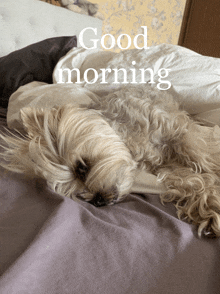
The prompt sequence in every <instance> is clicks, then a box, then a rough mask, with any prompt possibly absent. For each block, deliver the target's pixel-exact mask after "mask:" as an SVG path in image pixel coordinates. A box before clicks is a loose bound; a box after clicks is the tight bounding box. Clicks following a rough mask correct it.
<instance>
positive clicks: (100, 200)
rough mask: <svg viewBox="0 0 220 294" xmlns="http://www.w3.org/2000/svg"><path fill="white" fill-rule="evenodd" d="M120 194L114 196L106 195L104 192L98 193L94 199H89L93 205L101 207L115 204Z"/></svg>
mask: <svg viewBox="0 0 220 294" xmlns="http://www.w3.org/2000/svg"><path fill="white" fill-rule="evenodd" d="M117 200H118V195H114V197H113V198H112V197H110V198H109V197H105V196H103V193H100V192H98V193H96V194H95V196H94V197H93V199H92V200H90V201H89V203H91V204H92V205H94V206H95V207H101V206H106V205H113V204H115V203H116V202H117Z"/></svg>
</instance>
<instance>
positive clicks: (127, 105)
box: [2, 87, 220, 236]
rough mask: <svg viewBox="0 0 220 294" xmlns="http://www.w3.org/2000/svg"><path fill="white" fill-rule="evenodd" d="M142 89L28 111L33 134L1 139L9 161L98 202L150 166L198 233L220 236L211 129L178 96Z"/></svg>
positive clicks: (219, 170)
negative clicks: (84, 103)
mask: <svg viewBox="0 0 220 294" xmlns="http://www.w3.org/2000/svg"><path fill="white" fill-rule="evenodd" d="M143 89H144V88H140V87H139V88H137V87H125V88H124V89H121V90H119V91H116V92H114V93H112V94H109V95H108V96H106V97H104V98H100V101H99V102H97V103H94V104H91V105H90V106H89V107H84V106H82V107H78V106H77V107H76V106H74V105H66V106H62V107H59V108H53V109H51V110H39V109H31V108H26V109H24V110H23V111H22V113H21V116H22V120H23V124H24V126H25V128H26V130H27V133H28V135H27V136H26V137H23V138H19V137H11V136H2V138H3V140H4V141H5V142H6V143H7V147H5V151H4V153H3V154H2V156H3V157H4V159H5V160H6V164H4V166H5V167H6V168H8V169H10V170H12V171H15V172H21V173H26V174H29V175H31V174H32V175H34V176H39V177H42V178H44V179H46V180H47V182H48V184H49V185H50V186H51V187H52V189H53V190H55V191H57V192H58V193H61V194H63V195H66V196H72V195H74V194H75V195H78V196H79V197H80V198H83V199H84V200H86V201H90V202H91V203H93V204H95V205H97V206H101V205H104V204H113V203H116V202H118V201H120V200H122V199H123V197H124V196H125V195H126V194H127V193H129V191H130V188H131V186H132V183H133V179H134V176H135V171H136V169H137V168H143V169H147V170H149V171H151V172H152V173H154V174H155V175H157V176H158V178H159V179H160V180H161V181H163V182H164V183H165V185H166V187H167V192H166V193H164V194H163V195H161V199H162V201H165V202H166V201H167V202H168V201H173V202H174V203H175V204H176V207H177V210H178V215H179V217H186V218H187V219H188V220H189V221H191V222H193V223H195V224H197V225H198V227H199V235H201V234H202V233H205V234H206V235H210V236H211V235H212V236H213V235H215V236H220V181H219V176H220V159H219V158H218V157H217V156H216V152H212V151H213V150H216V148H218V147H216V146H217V145H216V144H217V143H218V142H217V141H216V140H212V139H211V135H210V134H211V133H212V129H211V128H207V127H204V130H205V131H204V132H200V129H201V126H200V125H199V124H198V123H196V122H194V121H193V120H192V119H191V118H190V117H189V116H188V114H187V113H186V112H184V111H182V110H180V109H179V106H178V103H177V102H175V101H174V99H173V98H172V97H171V96H169V95H167V94H166V95H160V93H159V92H160V91H156V92H155V91H153V90H149V89H148V90H143ZM198 136H199V137H198ZM195 137H196V138H195Z"/></svg>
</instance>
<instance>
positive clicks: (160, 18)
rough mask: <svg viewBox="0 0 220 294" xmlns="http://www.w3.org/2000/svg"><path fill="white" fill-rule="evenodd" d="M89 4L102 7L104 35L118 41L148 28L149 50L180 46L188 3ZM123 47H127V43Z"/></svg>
mask: <svg viewBox="0 0 220 294" xmlns="http://www.w3.org/2000/svg"><path fill="white" fill-rule="evenodd" d="M41 1H49V0H41ZM89 1H90V2H92V3H97V4H99V12H100V13H101V14H102V15H103V16H104V21H103V28H102V29H103V33H102V34H103V35H104V34H112V35H113V36H115V37H117V36H119V35H120V34H122V33H127V34H129V35H130V36H131V37H132V36H135V35H136V34H138V33H141V32H142V29H141V26H143V25H146V26H148V45H149V46H152V45H157V44H161V43H168V44H177V43H178V37H179V32H180V27H181V22H182V18H183V12H184V8H185V3H186V0H89ZM50 2H51V3H53V4H56V5H57V3H58V1H56V0H50ZM109 41H110V40H109ZM107 44H108V42H107V43H106V45H107ZM140 45H141V44H140ZM124 46H125V47H126V41H125V40H124ZM115 49H116V48H115Z"/></svg>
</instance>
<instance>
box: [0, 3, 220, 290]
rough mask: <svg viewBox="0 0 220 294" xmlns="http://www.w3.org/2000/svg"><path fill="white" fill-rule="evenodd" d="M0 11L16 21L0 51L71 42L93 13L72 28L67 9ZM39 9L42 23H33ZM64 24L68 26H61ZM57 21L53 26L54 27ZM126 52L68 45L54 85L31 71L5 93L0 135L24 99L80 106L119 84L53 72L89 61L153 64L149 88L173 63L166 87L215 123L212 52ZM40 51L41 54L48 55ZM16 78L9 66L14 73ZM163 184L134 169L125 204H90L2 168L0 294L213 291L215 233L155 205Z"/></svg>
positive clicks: (94, 64)
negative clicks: (204, 233) (207, 234)
mask: <svg viewBox="0 0 220 294" xmlns="http://www.w3.org/2000/svg"><path fill="white" fill-rule="evenodd" d="M12 4H13V5H12ZM15 9H17V11H18V13H17V14H16V13H15V12H16V10H15ZM54 9H55V10H54ZM25 11H26V12H27V11H28V14H26V13H24V12H25ZM6 12H7V13H6ZM67 12H68V14H66V13H67ZM19 13H20V14H19ZM41 13H42V14H41ZM0 14H1V15H3V21H5V22H7V17H8V18H10V15H13V17H14V19H15V21H17V19H19V21H18V24H19V25H18V27H15V26H12V24H10V23H7V26H6V25H5V23H3V24H4V25H2V22H1V21H2V19H1V20H0V25H1V28H2V31H1V36H0V39H1V42H0V56H6V55H7V54H9V53H11V52H13V51H15V50H17V49H22V48H24V47H25V46H27V45H31V44H35V43H38V42H40V41H42V40H46V39H48V38H52V37H63V36H69V37H70V40H71V42H72V41H74V40H75V39H74V37H72V36H75V35H76V36H78V32H79V30H81V29H82V27H83V26H93V25H94V23H93V21H94V18H89V17H88V18H84V17H85V16H83V18H82V19H80V18H77V21H79V22H80V23H79V24H78V26H77V25H76V24H77V22H75V21H76V19H75V14H74V13H73V14H72V12H70V11H68V10H65V9H62V8H60V7H55V6H53V5H49V4H47V3H44V2H41V1H37V0H36V1H35V0H17V1H16V3H15V2H14V1H13V0H1V2H0ZM40 15H41V17H42V18H41V21H39V22H35V25H33V22H34V20H36V17H37V16H38V17H39V16H40ZM58 15H59V24H58V23H57V19H58ZM46 16H48V22H47V18H46ZM73 16H74V17H73ZM44 18H45V19H44ZM30 19H31V20H32V21H31V22H29V21H30ZM42 19H43V21H42ZM27 20H28V21H27ZM64 21H65V22H66V26H65V28H64V27H63V30H61V31H62V32H61V31H60V28H61V27H62V24H61V23H62V22H64ZM85 21H86V23H85ZM28 22H29V24H28V26H27V23H28ZM21 23H23V26H21ZM30 23H32V25H30ZM54 25H55V26H56V28H57V29H58V31H59V33H57V32H55V31H56V30H53V28H54ZM97 26H100V22H97ZM6 27H7V29H6ZM23 27H25V28H24V29H21V28H23ZM30 27H31V28H32V30H33V27H35V28H36V35H34V34H33V33H32V34H29V33H27V34H26V36H25V32H27V31H24V30H28V28H30ZM51 30H52V31H53V33H52V35H51ZM9 31H10V33H8V32H9ZM39 31H41V34H39V33H38V32H39ZM45 31H47V33H46V32H45ZM77 31H78V32H77ZM32 32H33V31H32ZM64 32H66V33H64ZM20 34H22V38H20V40H21V42H14V40H15V36H17V37H19V36H20ZM23 36H25V38H24V37H23ZM87 39H88V43H87V44H88V45H87V46H89V38H87ZM8 40H10V42H9V41H8ZM45 42H46V41H45ZM9 44H13V45H10V46H9ZM24 50H26V49H24ZM129 52H130V51H123V52H122V53H120V54H119V55H116V54H115V53H110V52H109V51H108V52H103V51H102V50H101V51H100V50H99V49H97V50H94V51H93V50H91V51H86V50H84V49H83V48H73V49H71V50H70V51H68V52H67V54H66V55H64V56H63V57H61V58H60V59H59V61H58V60H57V61H58V62H57V63H56V66H55V68H54V72H53V76H52V74H51V78H53V84H48V80H43V81H39V80H38V81H37V80H35V78H34V79H33V80H30V81H29V80H26V81H27V82H25V83H24V84H23V85H20V84H19V86H20V87H19V88H17V89H16V91H14V92H13V93H12V95H11V96H10V99H9V104H8V107H7V108H2V107H0V129H1V131H2V132H5V131H6V130H5V127H10V131H11V132H13V130H14V129H15V128H16V129H19V131H21V132H22V131H23V126H22V124H21V122H20V116H19V111H20V109H22V108H23V107H25V106H28V105H29V106H35V107H39V106H40V107H51V106H52V105H55V104H56V105H60V104H62V103H67V102H71V103H84V104H87V103H90V101H91V100H93V101H94V100H95V99H96V97H97V95H102V93H106V92H107V93H108V92H110V91H112V90H114V89H115V88H117V87H119V86H120V85H117V84H112V81H113V77H112V75H111V74H112V73H109V75H108V76H107V73H106V77H107V78H108V81H109V83H108V84H103V85H102V84H99V83H98V82H97V83H94V84H92V83H91V84H89V83H85V82H84V83H82V84H80V83H79V84H76V83H69V84H68V83H65V82H66V81H68V76H67V75H66V74H67V73H66V72H63V77H62V78H63V80H62V82H63V83H58V82H59V71H58V70H59V69H64V68H65V67H67V68H73V67H77V68H78V69H79V70H80V71H81V73H82V76H83V74H84V73H85V71H86V70H87V69H88V68H94V69H95V70H97V72H99V71H100V68H107V67H109V68H110V67H112V66H115V63H116V64H117V66H118V67H122V66H123V67H124V68H126V67H127V66H128V64H129V66H130V65H132V66H133V67H132V66H131V67H132V68H136V69H137V70H138V69H139V68H140V67H142V66H143V67H149V68H152V69H153V74H154V75H153V77H154V79H155V82H157V83H155V84H152V85H151V86H153V87H156V86H157V84H158V78H159V76H158V71H159V69H160V68H167V69H170V71H169V75H168V76H167V77H166V78H165V80H168V81H170V82H171V87H170V88H169V89H168V90H166V91H170V92H171V93H172V94H173V95H175V97H176V98H177V99H178V100H179V101H180V102H181V103H182V107H184V108H185V109H186V110H188V111H190V113H191V114H192V115H194V116H196V117H199V118H200V119H201V120H203V121H204V122H205V123H206V124H209V125H211V126H214V125H220V124H219V109H220V106H219V97H220V95H219V91H220V89H219V80H220V79H219V75H220V73H219V68H220V67H219V65H220V64H219V63H220V61H219V59H218V58H211V57H209V58H208V57H206V56H201V55H199V54H197V53H195V52H193V51H191V50H188V49H185V48H182V47H180V46H173V45H165V44H161V45H159V46H155V47H152V48H149V49H148V50H147V51H140V50H137V51H136V53H138V54H136V55H135V57H134V55H133V54H135V51H132V54H130V53H129ZM12 54H13V53H12ZM16 54H17V53H16ZM129 54H130V55H131V57H130V59H129V58H128V57H129ZM43 56H44V58H46V59H47V57H46V56H45V52H44V53H43ZM48 57H49V59H50V56H48ZM24 60H25V58H24ZM133 60H135V61H136V64H135V65H133V64H132V61H133ZM46 62H48V60H46ZM52 68H53V67H50V73H51V69H52ZM10 69H11V68H10ZM0 70H2V68H1V66H0ZM16 70H17V69H16ZM19 70H20V68H18V71H19ZM18 73H19V72H18ZM91 73H92V71H91V72H90V74H91ZM17 76H19V75H16V73H14V77H15V78H17ZM72 78H73V79H74V73H73V74H72ZM75 78H77V77H76V76H75ZM88 78H89V81H92V78H93V76H92V75H91V76H90V75H89V74H88ZM98 78H100V75H99V77H98ZM119 78H120V79H121V78H122V76H120V75H119ZM106 80H107V79H106ZM150 80H151V79H150V76H149V78H148V81H150ZM72 81H73V82H74V81H75V80H72ZM148 86H149V85H148ZM161 93H163V91H161ZM1 99H2V96H1V97H0V100H1ZM215 130H216V129H215ZM162 189H163V187H162V186H161V185H160V184H159V183H158V182H157V180H156V179H155V177H154V176H153V175H151V174H147V173H142V172H141V171H140V172H139V173H137V177H136V180H135V183H134V185H133V187H132V193H131V194H129V195H128V196H127V198H126V199H125V200H124V201H123V202H121V203H118V204H117V205H114V206H106V207H99V208H97V207H94V206H92V205H91V204H89V203H85V202H83V201H78V202H76V201H73V200H72V199H69V198H64V197H62V196H60V195H59V194H56V193H54V192H52V191H51V190H50V189H49V188H48V187H47V186H46V184H45V182H44V181H43V180H39V179H34V180H29V179H26V178H24V177H23V176H21V175H18V174H14V173H10V172H7V171H5V170H3V169H2V168H1V169H0V293H2V294H8V293H10V294H18V293H22V294H29V293H31V294H35V293H36V294H45V293H47V294H61V293H67V294H75V293H76V294H78V293H80V294H87V293H89V294H93V293H94V294H103V293H104V294H115V293H120V294H133V293H138V294H148V293H149V294H161V293H163V294H177V293H189V294H195V293H196V294H197V293H198V294H209V293H210V294H215V293H216V294H217V293H219V286H220V282H219V281H220V270H219V264H220V257H219V246H220V239H219V238H218V239H206V238H203V237H202V238H198V235H197V230H196V227H195V226H193V225H191V224H188V223H186V222H185V221H184V220H179V219H178V218H177V215H176V209H175V207H174V206H173V204H166V205H162V204H161V202H160V200H159V195H158V194H159V193H160V192H161V191H162Z"/></svg>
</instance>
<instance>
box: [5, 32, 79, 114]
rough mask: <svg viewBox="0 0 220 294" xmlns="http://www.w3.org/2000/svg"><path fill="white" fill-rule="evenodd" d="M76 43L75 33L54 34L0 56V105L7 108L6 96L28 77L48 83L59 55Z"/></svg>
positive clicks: (25, 82)
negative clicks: (68, 35)
mask: <svg viewBox="0 0 220 294" xmlns="http://www.w3.org/2000/svg"><path fill="white" fill-rule="evenodd" d="M76 46H77V40H76V36H73V37H56V38H50V39H46V40H44V41H41V42H38V43H35V44H32V45H29V46H27V47H25V48H22V49H20V50H16V51H14V52H12V53H9V54H8V55H7V56H4V57H1V58H0V76H1V80H0V97H1V104H0V106H2V107H5V108H7V106H8V100H9V97H10V96H11V95H12V93H13V92H15V91H16V90H17V89H18V88H19V87H20V86H22V85H25V84H27V83H30V82H32V81H40V82H45V83H50V84H51V83H52V73H53V70H54V67H55V65H56V64H57V62H58V61H59V59H60V58H61V57H62V56H63V55H66V53H67V52H69V51H70V49H72V48H73V47H76Z"/></svg>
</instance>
